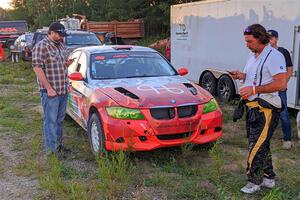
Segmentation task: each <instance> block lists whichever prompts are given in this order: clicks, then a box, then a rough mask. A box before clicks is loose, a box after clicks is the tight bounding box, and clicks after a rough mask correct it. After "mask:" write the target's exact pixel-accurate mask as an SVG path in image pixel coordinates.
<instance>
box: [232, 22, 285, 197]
mask: <svg viewBox="0 0 300 200" xmlns="http://www.w3.org/2000/svg"><path fill="white" fill-rule="evenodd" d="M244 37H245V42H246V46H247V47H248V48H249V49H250V50H251V51H252V52H251V53H250V55H249V57H248V60H247V64H246V66H245V69H244V71H243V72H240V71H231V72H230V74H231V76H232V77H233V78H234V79H239V80H241V81H242V83H243V87H241V89H240V95H241V97H242V98H243V99H245V100H246V102H247V103H246V106H247V115H246V129H247V135H248V141H249V149H250V150H249V156H248V160H247V176H248V183H247V184H246V185H245V186H244V187H243V188H242V189H241V191H242V192H244V193H254V192H257V191H259V190H260V187H261V186H263V187H267V188H273V187H274V186H275V173H274V171H273V165H272V156H271V153H270V139H271V137H272V134H273V132H274V130H275V128H276V126H277V124H278V119H279V115H280V111H281V99H280V97H279V95H278V91H280V90H283V89H285V88H286V68H285V66H286V63H285V60H284V57H283V55H282V54H281V53H280V52H279V51H277V50H276V49H274V48H273V47H271V46H270V45H269V34H268V33H267V31H266V29H265V28H264V27H263V26H262V25H260V24H253V25H251V26H249V27H247V28H246V29H245V31H244Z"/></svg>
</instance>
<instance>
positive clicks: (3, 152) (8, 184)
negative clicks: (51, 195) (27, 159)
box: [0, 133, 39, 200]
mask: <svg viewBox="0 0 300 200" xmlns="http://www.w3.org/2000/svg"><path fill="white" fill-rule="evenodd" d="M12 147H13V138H12V136H11V134H10V133H1V135H0V159H1V160H2V162H0V165H1V166H0V167H1V168H2V169H5V170H3V173H2V174H0V198H1V200H12V199H14V200H21V199H22V200H27V199H28V200H29V199H34V197H36V196H37V195H38V194H39V190H38V188H37V186H38V181H37V180H36V179H34V178H32V177H24V176H16V175H15V174H14V172H13V169H14V168H15V166H16V165H17V163H18V160H19V158H21V154H20V152H18V151H13V150H12Z"/></svg>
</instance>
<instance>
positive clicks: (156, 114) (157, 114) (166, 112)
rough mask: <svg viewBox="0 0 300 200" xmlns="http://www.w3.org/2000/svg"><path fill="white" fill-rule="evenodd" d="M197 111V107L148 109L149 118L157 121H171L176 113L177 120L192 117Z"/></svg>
mask: <svg viewBox="0 0 300 200" xmlns="http://www.w3.org/2000/svg"><path fill="white" fill-rule="evenodd" d="M197 111H198V106H197V105H188V106H180V107H177V108H176V109H175V108H173V107H170V108H151V109H150V113H151V116H152V117H153V118H154V119H158V120H167V119H173V118H174V117H175V113H176V112H177V116H178V118H186V117H192V116H194V115H196V113H197Z"/></svg>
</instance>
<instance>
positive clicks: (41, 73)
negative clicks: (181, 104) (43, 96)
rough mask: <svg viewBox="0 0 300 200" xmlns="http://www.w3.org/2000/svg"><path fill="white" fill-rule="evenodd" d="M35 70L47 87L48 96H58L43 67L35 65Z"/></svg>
mask: <svg viewBox="0 0 300 200" xmlns="http://www.w3.org/2000/svg"><path fill="white" fill-rule="evenodd" d="M33 71H34V72H35V74H36V76H37V78H38V79H39V81H40V82H41V84H42V85H43V86H44V87H45V88H46V90H47V94H48V96H49V97H53V96H56V95H57V94H56V91H55V90H54V89H53V88H52V86H51V85H50V84H49V82H48V80H47V78H46V76H45V73H44V71H43V69H42V68H40V67H39V66H35V67H33Z"/></svg>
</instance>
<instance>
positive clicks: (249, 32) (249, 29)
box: [244, 27, 252, 34]
mask: <svg viewBox="0 0 300 200" xmlns="http://www.w3.org/2000/svg"><path fill="white" fill-rule="evenodd" d="M244 33H247V34H252V30H251V28H249V27H247V28H246V29H245V31H244Z"/></svg>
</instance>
